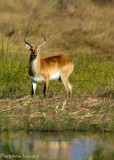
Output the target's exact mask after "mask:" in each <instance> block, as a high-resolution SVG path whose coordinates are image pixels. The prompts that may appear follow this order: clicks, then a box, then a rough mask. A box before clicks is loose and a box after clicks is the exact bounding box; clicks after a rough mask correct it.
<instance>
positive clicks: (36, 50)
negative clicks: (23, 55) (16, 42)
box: [24, 32, 47, 57]
mask: <svg viewBox="0 0 114 160" xmlns="http://www.w3.org/2000/svg"><path fill="white" fill-rule="evenodd" d="M41 34H42V36H43V38H44V42H43V43H42V44H40V45H39V46H37V47H35V46H33V45H32V44H31V43H29V42H28V41H26V37H27V35H28V32H27V33H26V35H25V38H24V42H25V43H26V48H27V49H28V50H30V51H31V54H32V55H33V56H34V57H36V56H37V54H38V53H39V52H40V51H42V50H43V49H45V48H46V47H45V44H46V43H47V40H46V38H45V36H44V35H43V33H41Z"/></svg>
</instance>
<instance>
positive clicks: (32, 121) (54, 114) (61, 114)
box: [0, 95, 114, 132]
mask: <svg viewBox="0 0 114 160" xmlns="http://www.w3.org/2000/svg"><path fill="white" fill-rule="evenodd" d="M61 97H62V95H59V96H56V97H54V98H53V97H51V98H47V99H46V100H44V99H42V98H41V97H36V98H35V99H31V98H30V97H24V98H20V99H15V100H11V99H5V100H0V105H1V108H0V130H1V131H3V130H18V129H23V130H26V131H28V130H38V131H66V130H76V131H97V132H98V131H100V132H110V131H113V129H114V128H113V120H114V119H113V114H114V113H113V105H112V102H113V100H112V99H107V98H103V99H102V98H97V97H85V96H84V97H83V96H82V97H77V96H74V97H73V98H72V99H67V100H66V99H64V98H61Z"/></svg>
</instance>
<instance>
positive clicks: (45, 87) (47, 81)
mask: <svg viewBox="0 0 114 160" xmlns="http://www.w3.org/2000/svg"><path fill="white" fill-rule="evenodd" d="M48 84H49V80H48V79H47V80H46V82H45V83H44V90H43V93H44V98H46V96H47V89H48Z"/></svg>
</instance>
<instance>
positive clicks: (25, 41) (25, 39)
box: [24, 31, 32, 47]
mask: <svg viewBox="0 0 114 160" xmlns="http://www.w3.org/2000/svg"><path fill="white" fill-rule="evenodd" d="M28 32H29V31H27V33H26V35H25V38H24V42H25V43H26V44H28V45H29V46H30V47H32V44H30V43H29V42H27V41H26V37H27V34H28Z"/></svg>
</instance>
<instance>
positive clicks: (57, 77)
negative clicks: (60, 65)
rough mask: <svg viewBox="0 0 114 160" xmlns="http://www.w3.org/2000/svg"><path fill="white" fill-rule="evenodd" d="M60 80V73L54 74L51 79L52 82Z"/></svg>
mask: <svg viewBox="0 0 114 160" xmlns="http://www.w3.org/2000/svg"><path fill="white" fill-rule="evenodd" d="M59 78H60V72H58V73H55V74H53V75H52V76H51V77H50V80H57V79H59Z"/></svg>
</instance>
